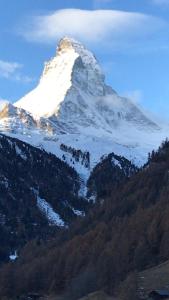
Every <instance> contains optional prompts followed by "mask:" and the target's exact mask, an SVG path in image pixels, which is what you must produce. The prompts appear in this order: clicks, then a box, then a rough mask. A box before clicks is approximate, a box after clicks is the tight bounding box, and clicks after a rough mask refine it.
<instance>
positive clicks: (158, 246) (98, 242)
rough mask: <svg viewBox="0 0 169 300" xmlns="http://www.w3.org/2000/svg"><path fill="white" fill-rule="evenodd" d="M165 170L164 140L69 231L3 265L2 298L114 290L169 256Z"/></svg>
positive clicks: (168, 158)
mask: <svg viewBox="0 0 169 300" xmlns="http://www.w3.org/2000/svg"><path fill="white" fill-rule="evenodd" d="M168 169H169V142H168V141H166V142H165V143H163V145H162V147H161V148H160V149H159V151H158V152H153V153H152V155H151V157H150V158H149V162H148V164H147V165H146V166H145V167H144V168H143V169H142V170H140V171H139V172H138V173H137V174H135V175H133V176H132V177H130V179H129V180H128V181H127V182H126V183H124V185H123V186H120V187H117V189H113V190H112V194H111V193H110V192H109V196H108V197H107V198H105V199H104V202H103V201H102V202H101V203H100V204H99V203H98V205H96V206H95V208H93V209H92V210H91V211H89V213H88V214H87V216H86V217H85V218H84V219H82V220H81V221H79V222H76V223H75V224H74V225H73V227H71V229H70V231H69V233H68V235H67V236H66V235H64V238H63V236H62V234H61V236H60V238H59V239H57V240H55V241H51V242H49V243H48V244H47V245H46V246H44V245H43V246H40V245H39V246H37V245H36V244H34V243H31V244H28V245H27V246H26V247H25V249H24V250H23V251H22V254H21V256H20V258H19V259H18V261H17V262H16V263H14V264H10V265H8V266H6V267H5V268H4V269H3V270H1V275H0V286H1V297H2V296H4V295H8V297H9V296H10V293H11V292H12V295H13V296H14V295H21V294H22V293H27V292H30V291H34V292H35V291H36V292H41V293H45V294H46V293H53V294H55V295H57V294H58V293H66V294H67V295H68V299H78V298H80V297H82V296H85V295H87V294H89V293H91V292H94V291H97V290H103V289H104V290H105V291H107V292H109V293H110V294H113V293H116V291H117V290H118V288H119V285H121V284H122V282H124V280H125V278H127V276H128V274H130V273H131V272H133V274H134V273H135V272H139V271H141V270H144V269H145V268H148V267H152V266H154V265H156V264H159V263H160V262H164V261H165V260H168V259H169V251H168V249H169V247H168V233H169V222H168V214H169V201H168V195H169V193H168V191H169V184H168V182H169V181H168ZM159 178H160V180H159ZM35 253H36V255H35ZM37 253H38V255H37ZM25 270H27V272H26V274H25ZM37 270H38V272H37ZM39 272H40V274H41V277H40V278H39V276H38V274H39ZM11 274H12V276H11ZM23 275H24V276H23ZM13 278H15V280H13ZM16 278H18V279H16ZM129 278H133V277H129ZM126 280H128V279H126ZM9 282H10V285H9ZM127 282H128V281H127ZM129 282H131V279H130V281H129ZM11 285H12V286H13V288H12V291H11V288H10V286H11ZM122 285H123V289H124V286H125V284H124V283H123V284H122Z"/></svg>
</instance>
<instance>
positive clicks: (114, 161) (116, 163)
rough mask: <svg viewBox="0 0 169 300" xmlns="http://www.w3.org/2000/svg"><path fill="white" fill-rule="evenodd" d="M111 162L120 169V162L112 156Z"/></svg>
mask: <svg viewBox="0 0 169 300" xmlns="http://www.w3.org/2000/svg"><path fill="white" fill-rule="evenodd" d="M112 163H113V165H115V166H118V167H119V168H120V169H122V167H121V163H120V162H119V161H118V160H117V159H115V158H114V157H112Z"/></svg>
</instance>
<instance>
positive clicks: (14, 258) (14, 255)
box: [9, 250, 18, 261]
mask: <svg viewBox="0 0 169 300" xmlns="http://www.w3.org/2000/svg"><path fill="white" fill-rule="evenodd" d="M17 258H18V255H17V251H16V250H15V252H14V253H13V254H11V255H9V259H10V260H11V261H15V260H16V259H17Z"/></svg>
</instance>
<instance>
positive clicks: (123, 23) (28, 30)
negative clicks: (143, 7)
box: [19, 9, 169, 50]
mask: <svg viewBox="0 0 169 300" xmlns="http://www.w3.org/2000/svg"><path fill="white" fill-rule="evenodd" d="M167 30H168V32H169V26H168V24H167V23H166V22H165V21H163V20H161V19H159V18H156V17H153V16H149V15H146V14H141V13H135V12H125V11H116V10H80V9H62V10H57V11H55V12H53V13H50V14H47V15H41V16H34V17H33V18H31V19H29V20H28V22H26V25H25V26H22V30H20V32H19V33H20V34H21V35H22V36H23V37H24V38H25V39H26V40H27V41H33V42H42V43H53V42H54V43H56V42H57V41H58V39H60V38H62V37H63V36H65V35H69V36H72V37H74V38H76V39H79V40H80V41H82V42H85V43H87V45H88V44H92V45H96V44H97V46H98V45H100V46H101V47H105V48H107V49H109V48H110V49H111V50H113V49H119V48H120V49H123V48H126V47H133V45H136V44H138V42H139V43H140V42H141V43H142V46H144V47H145V44H146V43H150V42H153V40H154V39H156V38H159V37H160V39H162V36H163V34H162V33H163V32H164V31H165V33H166V31H167ZM142 41H144V42H142Z"/></svg>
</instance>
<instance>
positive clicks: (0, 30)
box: [0, 0, 169, 119]
mask: <svg viewBox="0 0 169 300" xmlns="http://www.w3.org/2000/svg"><path fill="white" fill-rule="evenodd" d="M64 35H70V36H72V37H74V38H76V39H79V40H80V41H81V42H83V43H84V44H85V45H86V46H87V47H88V48H89V49H90V50H92V51H94V53H95V55H96V57H97V58H98V60H99V61H100V64H101V65H102V67H103V69H104V71H105V75H106V81H107V83H109V84H111V86H112V87H113V89H115V90H116V91H117V92H118V93H120V94H122V95H128V96H130V97H131V98H132V99H133V100H134V101H136V102H138V103H139V104H140V105H141V106H143V107H145V109H148V110H150V111H152V112H154V113H155V114H158V115H159V116H162V117H164V118H167V119H169V0H62V1H59V0H48V1H47V0H29V1H28V0H0V41H1V42H0V99H7V100H10V101H11V102H14V101H15V100H18V99H19V98H20V97H22V96H23V95H24V94H25V93H27V92H28V91H30V90H31V89H32V88H33V87H35V86H36V84H37V82H38V80H39V77H40V75H41V73H42V70H43V63H44V61H46V60H49V59H50V58H51V57H52V56H54V54H55V51H56V44H57V42H58V40H59V39H60V38H61V37H62V36H64Z"/></svg>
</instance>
